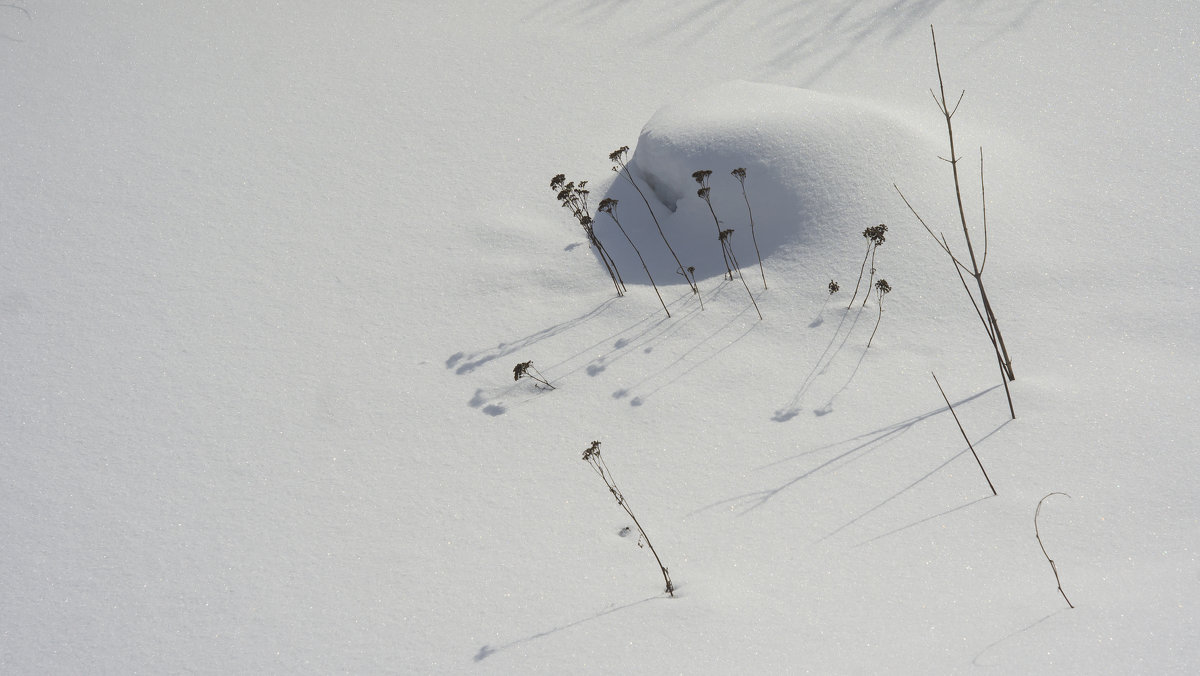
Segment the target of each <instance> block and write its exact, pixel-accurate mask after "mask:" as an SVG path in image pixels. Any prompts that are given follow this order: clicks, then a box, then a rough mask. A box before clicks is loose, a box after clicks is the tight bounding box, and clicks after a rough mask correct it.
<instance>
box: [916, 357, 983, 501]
mask: <svg viewBox="0 0 1200 676" xmlns="http://www.w3.org/2000/svg"><path fill="white" fill-rule="evenodd" d="M929 375H931V376H933V382H935V383H937V387H938V392H941V393H942V399H945V400H946V408H949V409H950V415H952V416H954V422H955V424H957V425H958V431H959V433H961V434H962V437H963V439H964V440H966V442H967V448H970V449H971V455H973V456H975V462H976V463H977V464H978V465H979V471H980V472H983V478H984V479H987V484H988V488H990V489H992V495H996V494H997V493H996V487H995V486H993V485H992V479H991V477H989V476H988V473H987V470H986V469H984V468H983V462H982V461H981V460H980V459H979V454H978V453H976V452H975V445H974V444H972V443H971V439H970V438H968V437H967V432H966V430H964V429H963V426H962V422H961V421H960V420H959V419H958V414H957V413H955V412H954V406H953V405H952V404H951V403H950V398H949V397H947V396H946V391H945V390H943V389H942V384H941V383H940V382H938V377H937V374H936V373H934V372H933V371H930V372H929Z"/></svg>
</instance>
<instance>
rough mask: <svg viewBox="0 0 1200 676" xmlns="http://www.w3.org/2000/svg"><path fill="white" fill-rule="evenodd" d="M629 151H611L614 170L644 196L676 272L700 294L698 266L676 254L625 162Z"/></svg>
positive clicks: (619, 149)
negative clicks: (687, 263)
mask: <svg viewBox="0 0 1200 676" xmlns="http://www.w3.org/2000/svg"><path fill="white" fill-rule="evenodd" d="M628 152H629V146H622V147H620V148H618V149H617V150H614V151H613V152H611V153H609V155H608V159H610V160H612V162H613V164H615V165H616V166H614V167H613V168H612V169H613V171H615V172H617V174H618V175H620V176H624V177H625V180H627V181H629V184H630V185H632V186H633V189H634V190H636V191H637V194H638V196H640V197H641V198H642V202H643V203H645V205H646V210H647V211H649V212H650V219H651V220H652V221H654V227H656V228H658V234H659V236H660V237H662V241H663V244H666V245H667V250H668V251H670V252H671V257H672V258H674V259H675V264H676V265H677V266H679V267H678V268H677V269H676V270H675V272H676V274H679V275H683V278H684V279H686V280H687V283H688V286H690V287H691V289H692V293H693V294H695V295H697V296H699V295H700V287H698V286H697V285H696V276H695V270H696V268H694V267H684V265H683V263H682V262H680V260H679V256H678V255H676V254H675V249H674V248H673V247H672V246H671V243H670V242H669V241H667V235H666V233H664V232H663V229H662V225H661V224H660V223H659V222H658V217H657V216H655V215H654V209H653V208H652V207H651V206H650V200H648V199H646V194H645V193H644V192H642V189H641V187H639V186H638V184H637V181H635V180H633V174H632V173H630V171H629V166H628V165H627V164H625V155H626V153H628ZM701 306H702V309H703V302H701Z"/></svg>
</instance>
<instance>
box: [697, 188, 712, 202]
mask: <svg viewBox="0 0 1200 676" xmlns="http://www.w3.org/2000/svg"><path fill="white" fill-rule="evenodd" d="M708 193H709V188H708V186H704V187H703V188H700V189H699V190H697V191H696V194H697V195H699V196H700V199H702V200H706V199H708Z"/></svg>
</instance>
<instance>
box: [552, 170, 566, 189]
mask: <svg viewBox="0 0 1200 676" xmlns="http://www.w3.org/2000/svg"><path fill="white" fill-rule="evenodd" d="M566 182H567V177H566V175H565V174H555V176H554V178H552V179H550V189H551V190H559V189H560V188H562V187H563V184H564V183H566Z"/></svg>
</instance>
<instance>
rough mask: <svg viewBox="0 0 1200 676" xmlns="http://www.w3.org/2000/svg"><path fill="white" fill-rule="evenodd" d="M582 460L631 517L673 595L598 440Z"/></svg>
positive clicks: (668, 579) (672, 588) (672, 587)
mask: <svg viewBox="0 0 1200 676" xmlns="http://www.w3.org/2000/svg"><path fill="white" fill-rule="evenodd" d="M583 460H584V462H586V463H587V464H588V465H590V466H591V468H592V469H593V470H595V472H596V474H598V475H599V476H600V479H601V480H603V481H604V485H605V487H607V488H608V492H609V493H612V496H613V497H614V498H616V500H617V504H618V505H620V506H621V508H622V509H624V510H625V513H626V514H628V515H629V518H630V519H633V525H635V526H637V529H638V533H639V534H641V536H642V539H643V540H645V542H646V546H647V547H649V548H650V553H651V554H653V555H654V560H655V561H657V562H658V568H659V570H661V571H662V576H663V581H664V582H666V585H667V587H666V590H665V591H666V592H667V594H669V595H671V596H675V585H674V584H673V583H672V582H671V575H670V573H669V572H668V571H667V567H666V566H664V565H663V562H662V559H660V558H659V557H658V552H657V551H655V549H654V545H653V544H651V543H650V536H648V535H646V530H645V529H644V528H642V524H641V523H640V522H639V521H638V520H637V517H636V516H634V515H633V510H631V509H629V503H628V502H627V501H626V500H625V496H624V495H622V494H621V489H619V488H617V483H616V481H614V480H613V477H612V472H610V471H609V469H608V464H607V463H606V462H604V458H603V457H602V456H601V455H600V442H599V441H593V442H592V445H591V446H589V447H587V448H586V449H585V450H584V451H583Z"/></svg>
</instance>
